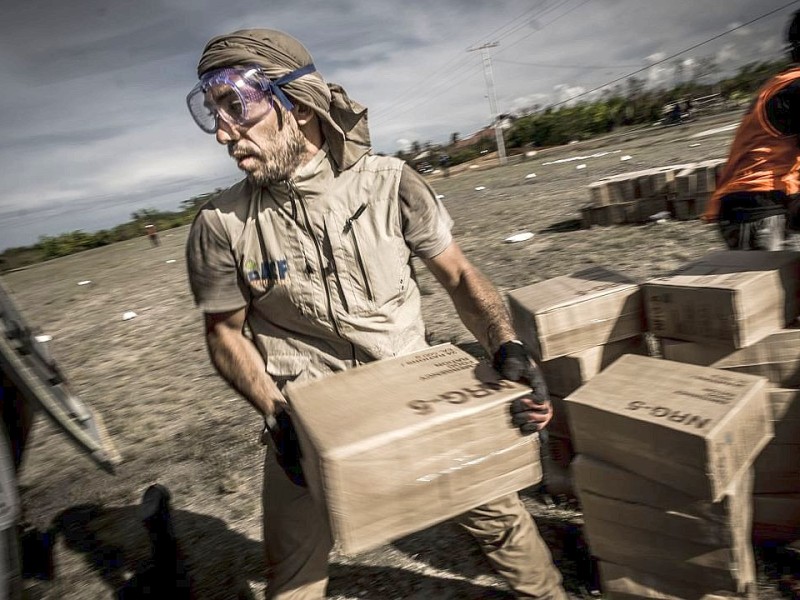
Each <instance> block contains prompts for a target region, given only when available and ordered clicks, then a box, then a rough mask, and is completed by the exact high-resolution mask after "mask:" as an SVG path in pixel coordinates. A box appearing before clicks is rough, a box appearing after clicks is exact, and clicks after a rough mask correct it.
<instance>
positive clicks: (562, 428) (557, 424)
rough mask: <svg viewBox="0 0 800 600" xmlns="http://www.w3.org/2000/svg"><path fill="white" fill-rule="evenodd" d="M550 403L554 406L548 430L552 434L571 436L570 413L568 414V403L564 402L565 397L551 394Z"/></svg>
mask: <svg viewBox="0 0 800 600" xmlns="http://www.w3.org/2000/svg"><path fill="white" fill-rule="evenodd" d="M550 404H551V405H552V406H553V418H552V419H550V422H549V423H548V424H547V432H548V433H549V434H552V435H557V436H560V437H564V438H571V437H572V432H571V431H570V430H569V415H568V414H567V405H566V404H565V403H564V399H563V398H559V397H558V396H553V395H551V396H550Z"/></svg>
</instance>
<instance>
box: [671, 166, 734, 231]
mask: <svg viewBox="0 0 800 600" xmlns="http://www.w3.org/2000/svg"><path fill="white" fill-rule="evenodd" d="M726 162H727V161H726V159H724V158H717V159H712V160H705V161H701V162H698V163H692V164H691V165H689V166H687V167H686V168H685V169H682V170H681V171H679V172H678V173H677V174H676V175H675V197H674V198H673V200H672V213H673V216H674V217H675V218H676V219H678V220H680V221H688V220H689V219H696V218H697V217H699V216H700V215H702V214H703V212H705V209H706V204H708V199H709V198H711V195H712V194H713V193H714V190H716V189H717V180H718V179H719V175H720V173H721V172H722V169H723V168H724V167H725V163H726Z"/></svg>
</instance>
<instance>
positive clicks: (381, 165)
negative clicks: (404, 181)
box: [350, 154, 406, 173]
mask: <svg viewBox="0 0 800 600" xmlns="http://www.w3.org/2000/svg"><path fill="white" fill-rule="evenodd" d="M405 164H406V163H405V161H404V160H400V159H399V158H395V157H394V156H386V155H383V154H365V155H364V156H362V157H361V158H360V159H359V160H358V162H356V163H355V164H354V165H353V166H352V167H350V170H353V171H354V172H359V171H361V172H377V171H396V172H398V173H399V172H400V171H402V170H403V165H405Z"/></svg>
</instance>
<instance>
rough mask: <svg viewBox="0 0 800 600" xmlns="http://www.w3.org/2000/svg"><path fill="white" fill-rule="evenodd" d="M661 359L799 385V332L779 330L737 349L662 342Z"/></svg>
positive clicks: (778, 383)
mask: <svg viewBox="0 0 800 600" xmlns="http://www.w3.org/2000/svg"><path fill="white" fill-rule="evenodd" d="M661 348H662V353H663V355H664V358H666V359H668V360H677V361H678V362H686V363H692V364H695V365H705V366H709V367H714V368H715V369H725V370H726V371H738V372H739V373H750V374H751V375H758V376H760V377H766V378H767V379H768V380H769V381H771V382H772V383H775V384H776V385H779V386H782V387H797V386H800V329H783V330H781V331H778V332H777V333H773V334H772V335H768V336H767V337H765V338H764V339H762V340H760V341H758V342H756V343H755V344H753V345H752V346H748V347H747V348H742V349H740V350H733V351H732V350H731V349H730V348H725V347H720V346H713V345H708V344H699V343H697V342H686V341H682V340H670V339H664V340H662V343H661Z"/></svg>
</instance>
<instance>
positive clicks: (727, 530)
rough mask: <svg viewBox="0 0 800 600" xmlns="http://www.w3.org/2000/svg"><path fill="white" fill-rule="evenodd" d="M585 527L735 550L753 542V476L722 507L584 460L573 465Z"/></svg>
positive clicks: (736, 484)
mask: <svg viewBox="0 0 800 600" xmlns="http://www.w3.org/2000/svg"><path fill="white" fill-rule="evenodd" d="M572 474H573V481H574V485H575V489H576V490H577V492H578V498H579V499H580V502H581V507H582V508H583V516H584V520H585V522H587V523H589V522H591V521H593V520H594V519H603V520H606V521H612V522H615V523H619V524H621V525H630V526H633V527H637V528H640V529H646V530H648V531H651V532H653V533H654V534H657V536H656V537H657V538H658V539H660V538H661V536H670V537H679V538H682V539H684V540H688V541H691V542H695V543H698V544H706V545H712V546H720V547H724V546H729V547H732V546H735V545H736V544H737V543H738V544H741V543H745V542H747V540H749V539H750V520H751V519H750V516H751V513H752V503H751V497H752V491H753V474H752V471H751V470H748V471H746V472H745V473H744V474H743V475H742V476H741V477H740V478H739V479H738V480H736V481H735V482H734V485H733V486H732V487H731V488H729V490H728V493H726V494H725V495H724V496H723V498H722V499H721V500H720V501H719V502H709V501H707V500H701V499H699V498H695V497H693V496H690V495H688V494H685V493H683V492H681V491H679V490H674V489H672V488H669V487H667V486H665V485H662V484H661V483H658V482H655V481H652V480H650V479H645V478H644V477H641V476H639V475H636V474H635V473H631V472H630V471H625V470H624V469H620V468H618V467H615V466H614V465H611V464H609V463H606V462H602V461H598V460H595V459H593V458H591V457H589V456H586V455H583V454H581V455H578V456H577V457H575V459H574V460H573V461H572Z"/></svg>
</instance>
